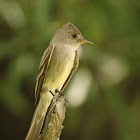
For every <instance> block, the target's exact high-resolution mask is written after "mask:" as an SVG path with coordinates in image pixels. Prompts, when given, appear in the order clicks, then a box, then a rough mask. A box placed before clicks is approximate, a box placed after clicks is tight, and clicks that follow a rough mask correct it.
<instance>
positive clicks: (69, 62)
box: [44, 47, 75, 89]
mask: <svg viewBox="0 0 140 140" xmlns="http://www.w3.org/2000/svg"><path fill="white" fill-rule="evenodd" d="M74 58H75V51H74V50H73V49H72V48H68V47H67V48H65V47H62V48H55V49H54V52H53V55H52V58H51V61H50V64H49V66H48V70H47V72H46V76H45V79H44V81H45V85H46V86H47V87H48V88H53V89H57V88H58V87H59V86H61V85H62V84H63V83H64V82H65V80H66V79H67V77H68V75H69V74H70V71H71V69H72V67H73V63H74Z"/></svg>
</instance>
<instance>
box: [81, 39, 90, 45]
mask: <svg viewBox="0 0 140 140" xmlns="http://www.w3.org/2000/svg"><path fill="white" fill-rule="evenodd" d="M80 42H81V43H82V44H93V43H92V42H90V41H88V40H86V39H84V40H81V41H80Z"/></svg>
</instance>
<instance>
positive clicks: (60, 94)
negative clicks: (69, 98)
mask: <svg viewBox="0 0 140 140" xmlns="http://www.w3.org/2000/svg"><path fill="white" fill-rule="evenodd" d="M55 92H56V93H59V96H60V97H61V96H64V95H63V94H62V92H60V91H59V90H57V89H56V90H55Z"/></svg>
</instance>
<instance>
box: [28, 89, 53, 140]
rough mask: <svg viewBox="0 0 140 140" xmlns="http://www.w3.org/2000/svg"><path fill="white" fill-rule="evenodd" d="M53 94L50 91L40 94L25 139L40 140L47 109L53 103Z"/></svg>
mask: <svg viewBox="0 0 140 140" xmlns="http://www.w3.org/2000/svg"><path fill="white" fill-rule="evenodd" d="M52 98H53V96H52V94H51V93H50V92H49V91H48V92H47V93H43V94H40V99H39V102H38V105H37V106H36V109H35V112H34V115H33V118H32V122H31V125H30V128H29V131H28V133H27V136H26V138H25V140H38V139H39V134H40V131H41V128H42V126H43V122H44V119H45V115H46V112H47V109H48V107H49V105H50V103H51V100H52Z"/></svg>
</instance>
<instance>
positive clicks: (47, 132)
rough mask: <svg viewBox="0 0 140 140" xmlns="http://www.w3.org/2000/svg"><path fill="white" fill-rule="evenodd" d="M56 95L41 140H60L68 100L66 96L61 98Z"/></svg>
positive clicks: (47, 115)
mask: <svg viewBox="0 0 140 140" xmlns="http://www.w3.org/2000/svg"><path fill="white" fill-rule="evenodd" d="M59 96H60V94H56V95H55V96H54V98H53V99H52V102H51V104H50V106H49V109H48V111H47V114H46V118H45V121H44V126H43V128H42V131H41V134H40V136H39V140H59V139H60V134H61V130H62V128H63V126H62V123H63V121H64V119H65V112H66V108H67V106H68V100H67V98H66V97H65V96H61V97H59Z"/></svg>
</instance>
